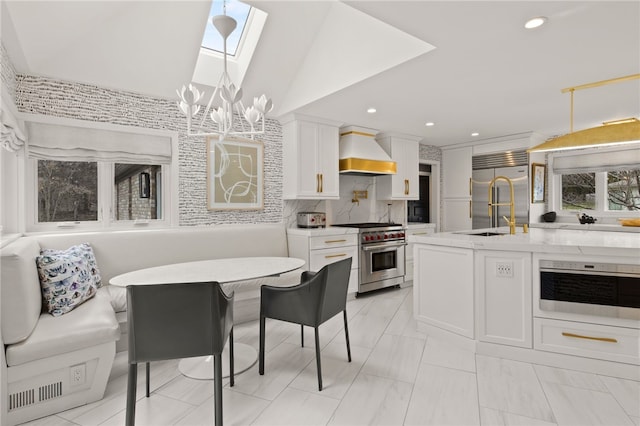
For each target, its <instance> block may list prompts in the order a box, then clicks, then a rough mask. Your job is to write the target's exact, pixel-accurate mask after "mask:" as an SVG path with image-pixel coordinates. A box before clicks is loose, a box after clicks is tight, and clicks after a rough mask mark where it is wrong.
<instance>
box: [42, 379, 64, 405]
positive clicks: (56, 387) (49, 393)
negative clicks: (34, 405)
mask: <svg viewBox="0 0 640 426" xmlns="http://www.w3.org/2000/svg"><path fill="white" fill-rule="evenodd" d="M39 394H40V401H46V400H48V399H51V398H57V397H59V396H60V395H62V382H56V383H51V384H49V385H44V386H40V389H39Z"/></svg>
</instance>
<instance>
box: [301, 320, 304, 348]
mask: <svg viewBox="0 0 640 426" xmlns="http://www.w3.org/2000/svg"><path fill="white" fill-rule="evenodd" d="M300 346H302V347H303V348H304V325H302V324H300Z"/></svg>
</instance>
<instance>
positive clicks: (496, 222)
mask: <svg viewBox="0 0 640 426" xmlns="http://www.w3.org/2000/svg"><path fill="white" fill-rule="evenodd" d="M493 190H494V191H495V192H496V193H495V194H494V195H495V199H496V204H498V203H500V202H501V201H500V188H499V187H498V186H497V185H496V186H494V187H493ZM499 209H500V207H499V206H494V207H493V216H491V221H492V223H491V226H492V227H494V228H497V227H498V225H499V224H500V219H499V218H498V210H499Z"/></svg>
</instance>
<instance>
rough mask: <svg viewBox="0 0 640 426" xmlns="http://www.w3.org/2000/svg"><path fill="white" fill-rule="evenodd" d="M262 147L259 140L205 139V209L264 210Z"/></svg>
mask: <svg viewBox="0 0 640 426" xmlns="http://www.w3.org/2000/svg"><path fill="white" fill-rule="evenodd" d="M263 163H264V145H263V144H262V142H260V141H255V140H251V139H241V138H227V139H226V140H224V141H222V142H220V141H218V139H217V138H216V137H210V138H207V208H208V209H209V210H230V209H236V210H245V209H252V210H256V209H262V208H263V207H264V202H263V199H264V172H263Z"/></svg>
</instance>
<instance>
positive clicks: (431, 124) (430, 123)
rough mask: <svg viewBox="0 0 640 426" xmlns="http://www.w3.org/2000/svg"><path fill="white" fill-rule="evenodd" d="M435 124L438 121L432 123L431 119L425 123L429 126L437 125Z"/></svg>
mask: <svg viewBox="0 0 640 426" xmlns="http://www.w3.org/2000/svg"><path fill="white" fill-rule="evenodd" d="M435 124H436V123H432V122H431V121H429V122H428V123H424V125H425V126H427V127H431V126H435Z"/></svg>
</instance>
